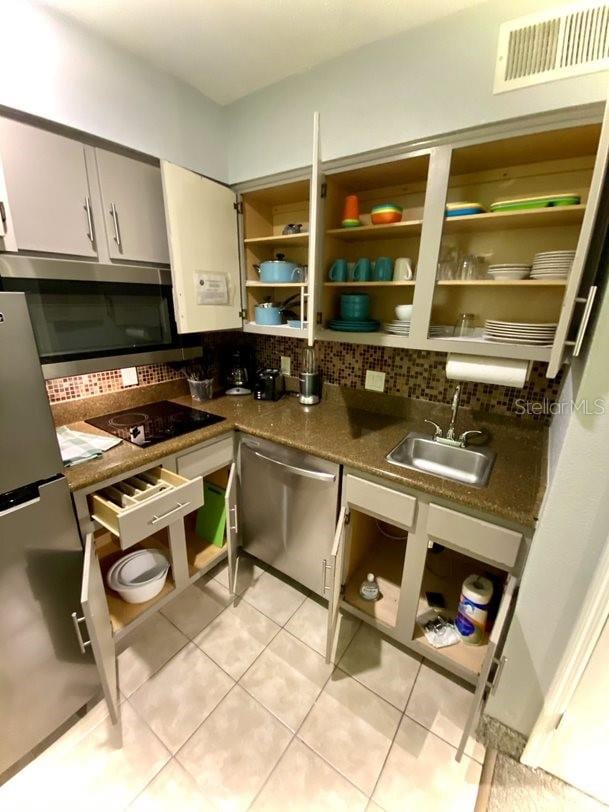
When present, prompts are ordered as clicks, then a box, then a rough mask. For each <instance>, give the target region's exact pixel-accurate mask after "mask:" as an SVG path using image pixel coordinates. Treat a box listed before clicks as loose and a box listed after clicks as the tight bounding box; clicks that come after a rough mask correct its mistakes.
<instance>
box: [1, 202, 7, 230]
mask: <svg viewBox="0 0 609 812" xmlns="http://www.w3.org/2000/svg"><path fill="white" fill-rule="evenodd" d="M0 237H6V207H5V205H4V202H3V201H2V200H0Z"/></svg>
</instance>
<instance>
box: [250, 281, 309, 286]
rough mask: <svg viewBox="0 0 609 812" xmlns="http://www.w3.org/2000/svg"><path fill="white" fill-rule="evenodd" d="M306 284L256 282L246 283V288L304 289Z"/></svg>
mask: <svg viewBox="0 0 609 812" xmlns="http://www.w3.org/2000/svg"><path fill="white" fill-rule="evenodd" d="M306 286H307V283H306V282H256V281H248V282H246V283H245V287H246V288H306Z"/></svg>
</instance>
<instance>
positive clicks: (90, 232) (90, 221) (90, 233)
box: [85, 197, 95, 245]
mask: <svg viewBox="0 0 609 812" xmlns="http://www.w3.org/2000/svg"><path fill="white" fill-rule="evenodd" d="M85 211H86V213H87V227H88V231H87V237H88V238H89V239H90V240H91V245H93V244H94V242H95V238H94V236H93V218H92V217H91V201H90V200H89V198H88V197H85Z"/></svg>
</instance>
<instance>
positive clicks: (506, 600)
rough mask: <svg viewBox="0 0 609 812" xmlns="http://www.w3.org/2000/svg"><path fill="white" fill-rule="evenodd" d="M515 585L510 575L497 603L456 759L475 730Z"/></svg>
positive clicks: (500, 642) (492, 688)
mask: <svg viewBox="0 0 609 812" xmlns="http://www.w3.org/2000/svg"><path fill="white" fill-rule="evenodd" d="M517 585H518V581H517V579H516V578H514V576H513V575H510V576H509V577H508V580H507V584H506V586H505V590H504V592H503V597H502V598H501V603H500V604H499V610H498V612H497V617H496V618H495V625H494V626H493V629H492V631H491V634H490V637H489V642H488V649H487V652H486V657H485V658H484V661H483V663H482V668H481V669H480V676H479V678H478V683H477V685H476V690H475V692H474V697H473V699H472V703H471V705H470V709H469V713H468V715H467V721H466V723H465V727H464V728H463V735H462V736H461V741H460V743H459V747H458V749H457V755H456V756H455V758H456V760H457V761H461V758H462V756H463V752H464V751H465V747H466V745H467V741H468V739H469V737H470V736H471V735H472V733H474V732H475V729H476V726H477V724H478V720H479V718H480V714H481V713H482V707H483V704H484V700H485V697H486V695H487V690H488V688H489V674H490V672H491V668H492V667H493V663H495V662H496V655H497V649H498V648H499V647H500V646H501V644H502V642H503V636H504V632H505V631H506V630H507V624H508V620H509V618H510V617H511V609H512V605H513V603H514V594H515V592H516V586H517ZM496 664H497V671H496V672H495V677H494V679H493V682H492V684H491V685H490V690H491V692H494V691H495V689H496V687H497V682H498V680H499V677H500V676H501V671H500V669H501V661H499V662H496Z"/></svg>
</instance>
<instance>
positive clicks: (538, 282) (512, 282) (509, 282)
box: [436, 279, 567, 288]
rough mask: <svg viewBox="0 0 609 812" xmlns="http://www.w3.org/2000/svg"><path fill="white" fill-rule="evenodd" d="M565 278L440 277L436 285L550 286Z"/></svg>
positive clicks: (564, 283)
mask: <svg viewBox="0 0 609 812" xmlns="http://www.w3.org/2000/svg"><path fill="white" fill-rule="evenodd" d="M566 284H567V280H566V279H440V280H439V281H438V282H436V285H442V286H464V285H469V286H471V287H490V288H493V287H525V288H551V287H557V286H558V287H560V286H561V285H566Z"/></svg>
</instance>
